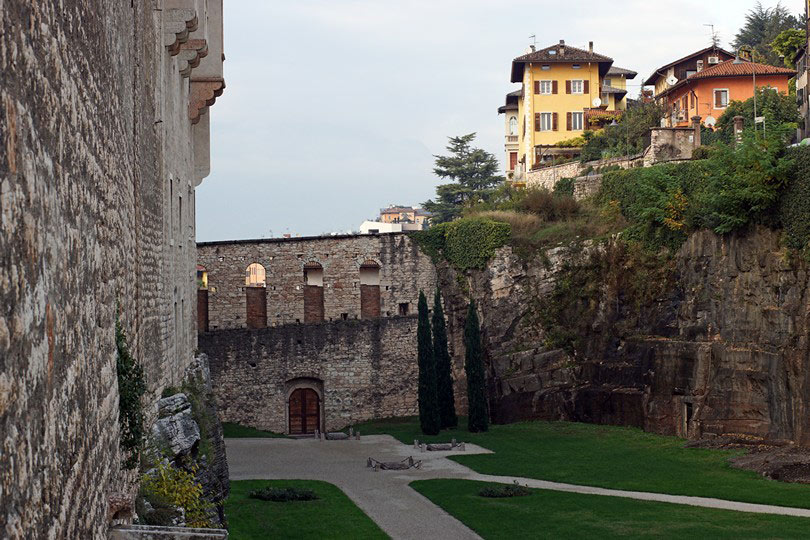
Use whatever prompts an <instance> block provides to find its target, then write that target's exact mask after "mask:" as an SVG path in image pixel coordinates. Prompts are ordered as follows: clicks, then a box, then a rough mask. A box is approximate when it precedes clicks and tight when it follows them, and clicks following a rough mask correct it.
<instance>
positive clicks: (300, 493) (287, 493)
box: [248, 487, 320, 502]
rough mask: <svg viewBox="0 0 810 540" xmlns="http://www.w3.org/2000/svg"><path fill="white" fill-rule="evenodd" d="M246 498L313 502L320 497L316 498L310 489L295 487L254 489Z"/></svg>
mask: <svg viewBox="0 0 810 540" xmlns="http://www.w3.org/2000/svg"><path fill="white" fill-rule="evenodd" d="M248 497H250V498H251V499H259V500H262V501H273V502H291V501H315V500H318V499H320V497H318V495H317V494H316V493H315V492H314V491H312V490H311V489H303V488H295V487H286V488H276V487H266V488H261V489H254V490H253V491H251V492H250V493H249V494H248Z"/></svg>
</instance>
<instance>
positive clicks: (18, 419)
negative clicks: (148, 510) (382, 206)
mask: <svg viewBox="0 0 810 540" xmlns="http://www.w3.org/2000/svg"><path fill="white" fill-rule="evenodd" d="M206 9H207V11H206ZM221 23H222V19H221V2H220V1H217V0H209V1H208V2H203V1H201V0H165V3H164V1H163V0H150V1H145V2H107V1H102V0H88V1H86V2H68V3H65V2H61V1H56V0H42V1H37V2H30V1H28V0H4V1H3V2H0V28H2V32H0V72H1V73H2V76H0V212H1V213H2V217H1V218H0V536H2V537H3V538H103V537H106V534H107V527H108V525H109V524H110V523H111V521H113V520H114V519H116V520H119V521H124V522H126V521H127V520H129V519H131V510H132V508H131V499H132V496H133V495H134V493H135V491H136V489H137V485H136V481H137V475H136V474H135V473H132V472H126V471H122V470H121V461H122V456H121V455H120V452H119V428H118V388H117V378H116V347H115V320H116V312H118V313H119V314H120V315H119V316H120V319H121V321H122V323H123V325H124V327H125V329H126V332H127V334H128V337H129V341H130V344H131V347H132V350H133V353H134V355H135V356H136V358H138V360H139V361H140V362H141V364H142V365H143V366H144V369H145V371H146V376H147V380H148V384H149V391H148V394H147V396H146V399H145V400H144V401H145V405H146V412H147V417H148V420H149V421H151V420H153V419H154V418H155V416H156V414H157V407H156V403H157V398H159V397H160V393H161V391H162V389H163V388H164V387H165V386H167V385H169V384H176V383H179V381H180V379H181V377H182V375H183V372H184V369H185V368H186V366H187V365H188V364H189V363H190V362H191V361H192V358H193V350H194V347H195V344H196V333H195V332H194V331H193V330H194V327H195V318H194V316H195V313H194V312H195V307H194V301H195V299H196V292H195V284H194V278H193V272H194V263H195V260H196V256H195V254H194V247H195V244H194V216H193V188H194V186H196V185H197V184H198V183H199V182H200V181H201V180H202V177H203V176H204V175H205V174H207V171H205V170H204V167H202V165H204V164H205V162H207V160H208V156H207V153H208V139H207V136H208V132H207V129H208V124H207V120H206V122H201V121H198V122H197V124H196V125H195V124H193V122H194V120H193V118H192V114H191V113H192V110H193V111H195V112H196V113H197V115H198V117H199V113H200V111H201V110H202V111H204V110H205V109H206V108H207V105H208V104H210V102H207V103H203V104H202V105H201V106H199V107H198V106H194V105H193V99H192V97H193V93H194V88H195V83H194V82H193V80H192V79H193V76H192V73H193V71H194V69H197V68H199V69H202V68H204V67H206V66H207V67H206V69H208V68H211V67H212V63H213V68H216V67H217V66H219V69H220V72H219V79H220V83H217V84H221V76H222V74H221V61H222V50H221V43H222V41H221ZM211 37H214V38H215V39H210V38H211ZM194 40H196V41H194ZM206 43H207V47H206ZM215 43H216V44H218V45H215ZM205 50H207V52H208V55H209V60H208V61H206V60H205V59H204V58H201V56H202V51H205ZM214 59H218V60H216V61H214ZM194 66H196V67H194ZM189 77H191V78H189ZM206 116H207V115H206ZM203 154H205V155H203ZM172 182H175V183H176V185H174V184H172ZM180 194H182V196H183V197H184V198H185V200H184V203H182V204H181V203H180V202H179V199H178V196H179V195H180ZM175 306H177V307H175ZM147 427H148V426H147ZM112 500H114V501H116V503H115V504H116V506H114V507H112V506H111V505H110V504H109V503H110V501H112ZM121 501H124V503H123V504H122V503H121ZM127 501H129V502H127ZM116 514H117V515H116Z"/></svg>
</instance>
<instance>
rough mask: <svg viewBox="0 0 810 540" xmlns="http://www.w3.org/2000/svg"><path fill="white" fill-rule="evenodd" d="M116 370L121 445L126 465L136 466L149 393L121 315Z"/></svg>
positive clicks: (116, 334)
mask: <svg viewBox="0 0 810 540" xmlns="http://www.w3.org/2000/svg"><path fill="white" fill-rule="evenodd" d="M115 345H116V348H117V351H118V354H117V357H116V363H115V366H116V373H117V376H118V423H119V426H120V428H121V440H120V446H121V449H123V450H124V452H125V454H128V455H127V458H126V460H125V461H124V467H125V468H127V469H134V468H135V467H136V466H137V465H138V462H139V461H140V456H141V450H142V449H143V441H144V436H145V432H144V427H143V423H144V414H143V405H142V404H141V398H143V395H144V394H145V393H146V377H145V376H144V374H143V367H142V366H141V365H140V364H139V363H138V362H137V361H136V360H135V358H133V357H132V353H131V352H130V350H129V343H127V336H126V334H125V333H124V327H123V325H122V324H121V321H120V319H118V318H116V320H115Z"/></svg>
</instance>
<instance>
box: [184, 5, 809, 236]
mask: <svg viewBox="0 0 810 540" xmlns="http://www.w3.org/2000/svg"><path fill="white" fill-rule="evenodd" d="M754 3H755V0H708V1H707V0H699V1H698V0H681V1H680V2H678V4H677V9H676V10H675V11H676V13H673V11H672V7H671V5H670V4H665V3H664V2H661V1H658V0H656V1H651V0H613V1H609V2H606V1H604V0H599V1H596V0H570V1H567V2H560V1H559V0H497V1H496V0H294V1H280V0H271V1H269V2H268V1H267V0H225V56H226V62H225V80H226V84H227V88H226V89H225V93H224V94H223V95H222V97H220V98H219V99H218V100H217V103H216V105H215V106H214V107H213V108H212V109H211V111H210V112H211V115H212V116H211V139H212V140H211V160H212V163H211V165H212V172H211V175H210V176H209V177H208V178H207V179H206V180H205V181H204V182H203V184H202V185H201V186H200V187H199V188H198V189H197V238H198V240H200V241H208V240H232V239H243V238H262V237H265V238H267V237H270V236H281V235H282V234H284V233H291V234H293V235H297V234H301V235H317V234H322V233H329V232H333V231H340V232H345V231H347V230H356V229H357V228H358V227H359V225H360V223H361V222H362V221H363V220H365V219H372V218H374V217H375V216H376V215H377V214H378V212H379V209H380V208H381V207H385V206H387V205H388V204H391V203H397V204H405V205H417V204H420V203H422V202H423V201H425V200H427V199H428V198H431V197H432V196H433V195H434V194H435V191H434V190H435V186H436V184H437V183H439V179H437V178H436V177H435V176H434V175H433V172H432V167H433V154H441V153H444V152H445V148H444V147H445V144H446V141H447V137H448V136H452V135H461V134H465V133H470V132H476V133H478V138H477V141H476V142H477V145H478V146H480V147H482V148H484V149H486V150H488V151H490V152H492V153H494V154H495V155H496V156H497V157H498V158H499V159H500V160H503V134H504V131H503V117H502V116H498V114H497V108H498V107H499V106H500V105H501V104H502V103H503V99H504V94H506V93H507V92H509V91H511V90H513V89H515V88H516V85H513V84H512V83H510V82H509V72H510V66H511V60H512V58H514V57H515V56H518V55H520V54H523V53H524V52H525V50H526V48H527V47H528V45H529V44H530V43H531V40H530V39H529V36H530V35H532V34H535V35H536V36H537V38H536V39H537V46H538V48H540V47H546V46H549V45H552V44H554V43H557V42H558V41H559V40H560V39H565V41H566V43H568V44H570V45H573V46H578V47H583V48H587V43H588V41H590V40H592V41H594V42H595V45H594V49H595V50H596V51H597V52H598V53H600V54H604V55H607V56H610V57H612V58H613V59H614V65H616V66H620V67H624V68H629V69H632V70H634V71H638V72H639V76H638V77H637V78H636V79H635V80H633V81H630V83H636V84H640V83H641V81H642V80H643V79H644V78H645V77H646V76H647V75H649V74H650V73H651V72H652V70H653V69H655V68H656V67H659V66H661V65H663V64H666V63H668V62H670V61H672V60H675V59H677V58H679V57H681V56H685V55H686V54H689V53H691V52H693V51H695V50H698V49H700V48H702V47H705V46H707V45H708V44H709V43H710V35H711V30H710V29H709V28H708V27H706V26H704V24H714V25H715V31H716V32H718V33H719V35H720V39H721V43H722V45H723V46H728V43H729V41H731V40H732V39H733V37H734V34H735V33H736V31H737V30H738V29H739V27H740V26H741V25H742V23H743V21H744V17H745V12H746V11H747V10H748V9H750V8H751V7H752V6H753V5H754ZM762 3H763V5H764V6H766V7H770V6H773V5H776V3H777V2H776V0H773V1H770V0H764V1H763V2H762ZM783 5H785V6H787V7H788V8H789V9H790V10H791V11H793V12H794V13H797V14H798V13H799V12H800V11H801V10H802V7H803V3H802V2H801V1H800V0H790V1H783ZM666 6H669V7H666ZM665 7H666V9H665ZM673 15H674V16H673ZM630 93H631V95H635V94H637V93H638V87H637V86H636V87H631V89H630Z"/></svg>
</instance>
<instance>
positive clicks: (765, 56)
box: [731, 2, 802, 66]
mask: <svg viewBox="0 0 810 540" xmlns="http://www.w3.org/2000/svg"><path fill="white" fill-rule="evenodd" d="M791 28H793V29H796V30H801V29H802V23H801V21H800V20H799V18H797V17H795V16H793V15H792V14H791V13H790V10H788V9H787V8H786V7H785V6H783V5H782V3H781V2H777V4H776V5H775V6H773V7H770V8H765V7H763V6H762V2H757V3H756V4H755V5H754V7H753V8H751V9H750V10H749V11H748V13H747V14H746V15H745V24H744V25H743V27H742V28H740V31H739V32H737V35H736V36H734V41H733V42H732V43H731V46H732V47H734V49H735V50H739V49H741V48H742V49H748V50H750V51H751V52H752V53H753V60H754V61H755V62H763V63H766V64H772V65H774V66H781V65H783V61H781V60H780V59H779V55H780V54H784V53H780V52H778V51H776V50H774V49H773V47H772V46H771V43H772V42H773V41H774V40H775V39H776V37H777V36H778V35H779V34H780V33H782V32H783V31H785V30H788V29H791Z"/></svg>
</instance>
